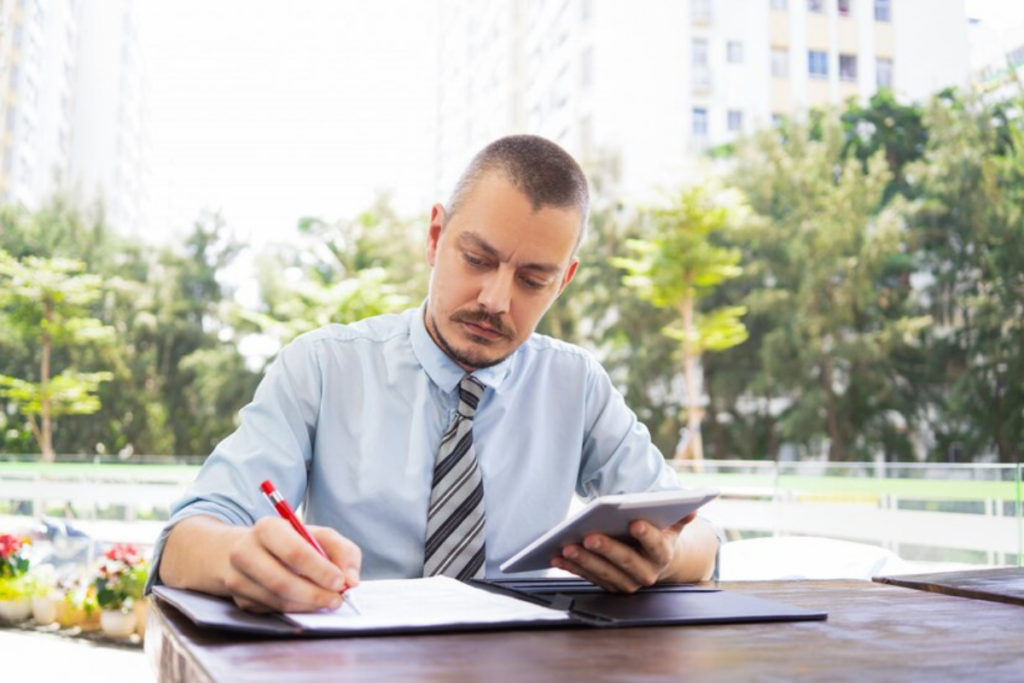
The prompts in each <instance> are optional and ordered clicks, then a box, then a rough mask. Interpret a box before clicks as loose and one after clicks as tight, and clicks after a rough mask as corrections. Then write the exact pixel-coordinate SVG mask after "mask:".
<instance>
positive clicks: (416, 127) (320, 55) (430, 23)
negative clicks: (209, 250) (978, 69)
mask: <svg viewBox="0 0 1024 683" xmlns="http://www.w3.org/2000/svg"><path fill="white" fill-rule="evenodd" d="M896 1H899V0H896ZM936 1H942V2H945V1H947V0H936ZM965 4H966V9H967V14H968V16H971V17H975V18H980V19H982V20H984V22H985V23H987V24H989V25H991V26H996V27H1001V28H1009V27H1012V26H1017V25H1021V24H1024V0H965ZM435 9H436V0H404V1H403V0H373V1H372V2H371V1H363V2H356V1H355V0H345V1H341V0H338V1H327V0H323V1H317V0H290V1H289V2H287V3H284V2H281V1H280V0H216V2H211V1H210V0H175V1H174V2H158V1H157V0H148V1H146V2H137V5H136V13H137V14H136V18H137V21H138V23H139V30H140V38H141V41H140V42H141V46H142V51H143V57H144V59H145V62H146V71H147V75H148V78H147V80H148V85H147V91H148V95H147V99H148V102H149V109H150V122H149V137H150V144H151V156H150V160H151V167H152V170H153V175H154V178H153V180H154V192H153V195H154V202H155V206H154V209H155V214H156V216H155V217H156V218H157V224H156V226H155V229H156V231H157V234H156V235H154V236H153V237H154V238H156V239H160V236H161V235H168V234H171V233H172V232H178V233H180V232H184V231H185V230H186V229H187V227H188V225H189V224H190V223H191V221H192V220H193V219H194V218H195V217H196V216H197V215H198V213H199V210H200V209H201V208H203V207H209V208H214V209H221V210H222V211H223V214H224V216H225V218H226V219H227V220H228V222H229V224H230V225H232V226H233V227H234V228H235V230H236V232H237V234H238V235H239V236H240V237H243V238H249V237H251V238H252V239H253V240H254V241H255V242H257V243H263V242H266V241H270V240H277V241H280V240H287V239H288V237H289V236H290V235H292V234H293V230H294V226H295V224H296V222H297V220H298V218H300V217H301V216H302V215H316V216H319V217H321V218H324V219H327V220H336V219H338V218H343V217H350V216H353V215H354V214H356V213H357V212H358V211H360V210H362V209H363V208H365V207H367V206H368V205H369V204H370V202H371V200H372V198H373V196H374V193H375V191H376V190H378V189H385V188H387V189H392V190H393V191H394V192H395V196H396V199H397V202H398V205H399V207H400V209H402V210H403V212H405V213H415V212H420V211H424V212H425V211H426V209H427V208H428V207H429V205H430V203H431V202H432V201H434V200H436V199H439V198H438V197H434V196H432V191H433V178H434V170H433V165H432V163H433V162H432V140H433V123H434V117H435V116H436V108H435V104H434V101H435V92H436V87H437V86H436V83H435V79H436V73H435V72H436V69H435V60H436V48H435V45H434V41H433V38H434V36H435V35H436V32H437V31H438V30H443V28H442V27H439V26H438V25H437V24H438V22H437V21H436V19H435V13H436V12H435ZM922 30H925V27H922Z"/></svg>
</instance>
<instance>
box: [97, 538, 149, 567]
mask: <svg viewBox="0 0 1024 683" xmlns="http://www.w3.org/2000/svg"><path fill="white" fill-rule="evenodd" d="M104 557H106V558H107V559H108V560H113V561H115V562H122V563H124V564H126V565H128V566H129V567H134V566H135V565H137V564H139V563H140V562H142V560H143V558H142V553H140V552H139V549H138V548H136V547H135V546H134V545H132V544H130V543H118V544H117V545H115V546H113V547H112V548H111V549H110V550H108V551H107V552H106V554H105V555H104Z"/></svg>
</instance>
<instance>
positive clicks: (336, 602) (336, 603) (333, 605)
mask: <svg viewBox="0 0 1024 683" xmlns="http://www.w3.org/2000/svg"><path fill="white" fill-rule="evenodd" d="M327 607H328V609H338V608H339V607H341V596H340V595H336V596H334V597H333V598H331V601H330V602H329V603H328V604H327Z"/></svg>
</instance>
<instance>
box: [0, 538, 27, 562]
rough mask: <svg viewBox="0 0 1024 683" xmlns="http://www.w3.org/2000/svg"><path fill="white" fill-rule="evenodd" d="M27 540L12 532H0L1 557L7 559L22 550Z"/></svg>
mask: <svg viewBox="0 0 1024 683" xmlns="http://www.w3.org/2000/svg"><path fill="white" fill-rule="evenodd" d="M23 545H25V541H24V540H22V539H20V538H16V537H15V536H12V535H10V534H0V559H2V560H6V559H7V558H9V557H11V556H12V555H14V553H16V552H18V551H19V550H21V547H22V546H23Z"/></svg>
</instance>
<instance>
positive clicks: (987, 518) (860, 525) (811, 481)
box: [0, 459, 1024, 565]
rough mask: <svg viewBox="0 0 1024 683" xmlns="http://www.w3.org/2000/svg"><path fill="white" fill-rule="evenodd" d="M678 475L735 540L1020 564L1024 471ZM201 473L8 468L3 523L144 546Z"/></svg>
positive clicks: (1, 491) (867, 469) (953, 468)
mask: <svg viewBox="0 0 1024 683" xmlns="http://www.w3.org/2000/svg"><path fill="white" fill-rule="evenodd" d="M186 462H187V461H186ZM191 462H193V463H194V462H196V460H192V461H191ZM673 464H674V465H675V467H676V468H677V469H678V470H679V473H680V478H681V480H682V481H683V483H684V484H685V485H691V486H713V487H715V488H718V489H719V490H721V492H722V496H721V497H720V499H718V500H716V501H714V502H713V503H711V504H709V505H708V507H707V509H706V514H707V516H708V517H710V518H711V519H713V520H714V521H715V522H716V523H717V524H718V525H719V526H720V527H721V528H722V529H724V530H725V531H726V533H727V535H728V536H729V537H730V538H732V539H738V538H750V537H757V536H784V535H796V536H820V537H826V538H835V539H841V540H851V541H859V542H863V543H869V544H872V545H878V546H881V547H883V548H887V549H889V550H892V551H894V552H896V553H897V554H898V555H900V557H903V558H905V559H910V560H922V561H934V562H959V563H967V564H987V565H999V564H1024V511H1022V499H1021V479H1022V471H1021V470H1022V468H1021V466H1020V465H983V464H979V465H954V464H928V463H822V462H778V463H776V462H766V461H737V460H726V461H714V460H709V461H704V462H703V464H702V465H701V466H700V467H695V466H694V464H693V463H688V462H679V461H673ZM198 467H199V466H198V464H185V463H182V462H181V461H178V464H174V463H172V464H167V460H166V459H162V460H160V461H156V460H154V461H151V462H148V463H139V464H136V463H133V464H123V463H118V462H101V461H86V460H79V461H72V462H68V461H63V462H59V463H55V464H53V465H43V464H41V463H38V462H30V461H26V460H25V459H8V460H3V461H0V515H16V516H24V517H42V516H46V515H49V516H58V517H64V516H70V517H73V518H75V519H76V520H79V521H80V523H83V524H88V525H93V527H94V528H95V527H96V525H99V526H100V527H102V525H103V524H104V523H109V524H111V525H117V526H116V527H109V528H108V529H107V530H106V531H104V532H102V533H100V535H101V536H102V535H107V536H109V535H111V534H117V533H125V532H124V529H125V528H126V526H133V527H139V525H147V526H148V527H149V528H150V529H151V530H150V531H147V532H145V533H143V537H144V538H145V537H146V536H147V534H151V535H154V537H155V533H156V531H157V530H158V529H159V526H160V524H161V523H162V521H163V520H165V519H166V518H167V515H168V512H169V509H170V506H171V505H172V504H173V503H174V501H175V500H177V499H178V498H179V497H180V496H181V495H182V493H183V492H184V490H185V488H186V487H187V486H188V484H189V482H191V481H192V479H193V478H194V476H195V474H196V472H197V471H198ZM139 531H140V532H141V529H139ZM115 540H116V539H115Z"/></svg>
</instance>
